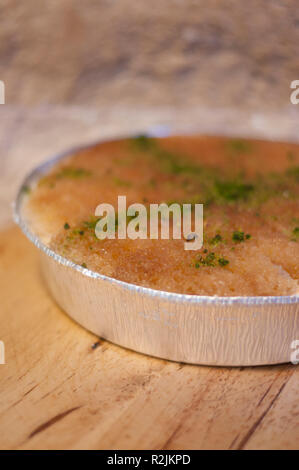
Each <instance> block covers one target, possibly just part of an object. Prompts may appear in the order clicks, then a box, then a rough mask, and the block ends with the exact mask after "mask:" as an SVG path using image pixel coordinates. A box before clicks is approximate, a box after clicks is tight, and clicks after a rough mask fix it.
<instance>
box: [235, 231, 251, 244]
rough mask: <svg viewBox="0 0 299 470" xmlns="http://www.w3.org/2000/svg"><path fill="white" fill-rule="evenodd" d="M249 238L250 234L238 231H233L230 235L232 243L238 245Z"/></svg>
mask: <svg viewBox="0 0 299 470" xmlns="http://www.w3.org/2000/svg"><path fill="white" fill-rule="evenodd" d="M250 238H251V235H250V233H246V235H245V233H244V232H241V231H240V230H235V231H234V232H233V234H232V239H233V241H234V242H237V243H240V242H244V241H245V240H249V239H250Z"/></svg>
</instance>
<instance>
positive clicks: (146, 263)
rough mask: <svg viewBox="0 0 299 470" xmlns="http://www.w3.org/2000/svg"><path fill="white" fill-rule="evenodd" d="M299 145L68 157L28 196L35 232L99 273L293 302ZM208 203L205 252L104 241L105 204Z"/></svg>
mask: <svg viewBox="0 0 299 470" xmlns="http://www.w3.org/2000/svg"><path fill="white" fill-rule="evenodd" d="M298 179H299V146H297V145H295V144H287V143H274V142H264V141H256V140H250V141H249V140H243V139H228V138H220V137H219V138H218V137H217V138H215V137H199V136H194V137H171V138H163V139H149V138H147V137H144V136H140V137H138V138H135V139H125V140H121V141H115V142H109V143H103V144H99V145H96V146H94V147H91V148H89V149H86V150H81V151H79V152H77V153H75V154H74V155H72V156H70V157H67V158H64V159H63V160H62V161H60V162H59V163H58V164H57V165H55V166H54V168H52V170H51V171H50V172H49V173H48V174H46V175H44V176H43V177H42V178H41V179H40V180H39V182H38V184H37V185H36V187H34V188H30V193H29V197H28V198H27V203H26V207H25V212H26V217H27V219H28V221H29V223H30V224H31V227H32V229H33V230H34V231H35V232H36V233H37V234H38V235H39V236H40V237H41V238H42V239H43V240H44V241H45V242H46V243H47V244H48V245H49V246H51V248H53V249H54V250H55V251H57V252H58V253H60V254H61V255H63V256H64V257H66V258H68V259H71V260H72V261H74V262H75V263H77V264H80V265H82V266H84V267H88V268H89V269H91V270H94V271H97V272H100V273H102V274H105V275H108V276H111V277H114V278H117V279H120V280H123V281H126V282H130V283H134V284H138V285H142V286H147V287H151V288H154V289H160V290H165V291H170V292H179V293H186V294H199V295H219V296H236V295H241V296H242V295H244V296H245V295H246V296H247V295H257V296H259V295H291V294H295V293H297V292H298V277H299V244H298V242H299V185H298ZM118 195H126V197H127V204H128V205H130V204H133V203H136V202H137V203H142V204H144V205H145V206H148V205H149V204H151V203H161V202H165V203H167V204H171V203H173V202H178V203H179V204H183V203H203V204H204V244H203V247H202V248H201V249H200V250H198V251H186V250H184V242H185V240H172V239H170V240H151V239H147V240H130V239H126V240H118V239H115V240H98V239H97V238H96V236H95V232H94V229H95V224H96V222H97V220H98V219H97V218H95V217H94V213H95V208H96V207H97V206H98V204H100V203H102V202H105V203H110V204H112V205H114V206H115V207H117V196H118Z"/></svg>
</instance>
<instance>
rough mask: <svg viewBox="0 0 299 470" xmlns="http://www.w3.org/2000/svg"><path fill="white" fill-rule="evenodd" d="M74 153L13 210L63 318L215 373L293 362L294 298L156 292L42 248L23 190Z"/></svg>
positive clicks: (297, 309) (298, 321)
mask: <svg viewBox="0 0 299 470" xmlns="http://www.w3.org/2000/svg"><path fill="white" fill-rule="evenodd" d="M88 147H90V146H88ZM81 148H82V147H81ZM85 148H86V147H85ZM76 150H78V148H76V149H72V150H70V151H68V152H66V153H64V154H61V155H59V156H56V157H55V158H53V159H51V160H49V161H48V162H46V163H44V164H43V165H41V166H39V167H37V168H36V169H35V170H34V171H33V172H32V173H31V174H30V175H29V176H28V177H27V178H26V179H25V181H24V182H23V184H22V186H21V189H20V191H19V193H18V196H17V200H16V202H15V208H14V216H15V221H16V223H17V224H18V225H19V226H20V228H21V229H22V231H23V232H24V234H25V235H26V236H27V237H28V238H29V240H30V241H31V242H32V243H34V245H35V246H36V247H37V248H38V249H39V251H40V257H41V264H42V272H43V275H44V278H45V281H46V283H47V285H48V288H49V291H50V292H51V294H52V296H53V297H54V299H55V300H56V301H57V303H58V304H59V305H60V307H61V308H62V309H63V310H64V311H65V312H67V313H68V314H69V315H70V316H71V317H72V318H73V319H74V320H75V321H77V322H78V323H80V324H81V325H82V326H83V327H85V328H86V329H88V330H90V331H92V332H93V333H95V334H96V335H98V336H99V337H102V338H105V339H107V340H109V341H111V342H113V343H116V344H118V345H121V346H123V347H126V348H129V349H132V350H135V351H138V352H141V353H144V354H148V355H151V356H157V357H160V358H164V359H169V360H173V361H180V362H186V363H192V364H205V365H217V366H253V365H265V364H278V363H284V362H290V361H291V355H292V352H293V349H292V343H293V342H294V340H297V339H298V340H299V295H294V296H277V297H270V296H268V297H216V296H215V297H212V296H199V295H183V294H176V293H171V292H164V291H159V290H154V289H150V288H145V287H141V286H138V285H134V284H128V283H126V282H122V281H119V280H117V279H113V278H109V277H107V276H104V275H101V274H99V273H96V272H93V271H90V270H89V269H85V268H82V267H81V266H79V265H76V264H74V263H73V262H72V261H70V260H68V259H65V258H63V257H62V256H60V255H59V254H57V253H55V252H54V251H52V250H51V249H49V248H48V247H47V246H46V245H45V244H44V243H42V241H41V240H40V239H39V238H38V237H37V236H36V235H35V234H34V233H32V232H31V230H30V227H29V226H28V225H27V223H26V220H25V218H24V217H23V215H22V202H23V198H24V191H22V188H23V187H24V186H27V185H31V184H32V183H34V181H36V180H38V179H39V177H40V176H41V175H42V174H44V173H45V172H47V171H48V170H49V169H50V168H51V167H52V166H53V165H54V164H55V163H56V162H57V161H58V160H60V159H62V158H64V157H66V156H67V155H71V154H72V153H73V152H75V151H76Z"/></svg>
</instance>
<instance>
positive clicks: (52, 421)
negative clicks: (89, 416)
mask: <svg viewBox="0 0 299 470" xmlns="http://www.w3.org/2000/svg"><path fill="white" fill-rule="evenodd" d="M80 408H81V406H76V407H74V408H71V409H69V410H66V411H64V412H63V413H59V414H58V415H56V416H54V417H53V418H51V419H49V420H48V421H46V422H45V423H43V424H41V425H40V426H38V427H37V428H36V429H34V431H32V432H31V434H29V436H28V439H27V440H29V439H31V438H32V437H34V436H36V435H37V434H39V433H41V432H43V431H45V430H46V429H48V428H49V427H50V426H53V425H54V424H56V423H58V421H61V420H62V419H63V418H65V417H66V416H68V415H69V414H71V413H73V412H74V411H76V410H79V409H80Z"/></svg>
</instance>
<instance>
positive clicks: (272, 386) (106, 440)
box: [0, 107, 299, 449]
mask: <svg viewBox="0 0 299 470" xmlns="http://www.w3.org/2000/svg"><path fill="white" fill-rule="evenodd" d="M134 113H135V114H134ZM163 113H164V111H163V112H162V111H161V112H160V114H159V112H157V111H156V112H155V113H152V112H150V111H148V112H147V113H145V114H144V113H143V114H142V115H139V116H138V119H136V111H134V112H131V114H130V112H127V113H126V119H124V116H123V115H119V112H112V111H111V112H108V113H105V112H103V111H92V110H89V111H88V110H82V109H81V110H78V109H77V110H76V109H73V110H71V109H69V108H63V109H55V110H53V109H44V108H41V109H38V110H32V111H30V112H29V111H25V110H24V109H19V108H16V109H15V108H8V107H5V109H4V108H1V109H0V122H1V126H0V152H1V154H0V169H1V173H0V174H1V186H0V199H1V200H0V211H1V219H0V223H1V227H2V229H1V232H0V288H1V303H0V340H1V341H3V342H4V344H5V353H6V358H5V359H6V364H5V365H0V448H1V449H296V448H299V400H298V385H299V369H298V367H296V366H293V365H290V364H289V365H280V366H273V367H256V368H215V367H200V366H191V365H184V364H178V363H172V362H167V361H164V360H159V359H154V358H151V357H146V356H143V355H141V354H137V353H134V352H131V351H127V350H124V349H122V348H120V347H118V346H115V345H113V344H110V343H108V342H106V341H103V340H100V342H99V344H98V347H97V348H95V349H93V348H92V345H93V344H94V343H95V342H97V341H98V339H97V338H96V337H95V336H93V335H92V334H91V333H89V332H87V331H85V330H84V329H83V328H81V327H80V326H79V325H77V324H76V323H74V322H73V321H72V320H71V319H70V318H69V317H68V316H67V315H66V314H65V313H63V311H61V309H60V308H59V307H58V306H57V305H55V302H54V301H53V300H52V299H51V297H50V296H49V295H48V293H47V290H46V287H45V285H44V284H43V282H42V279H41V276H40V272H39V264H38V253H37V252H36V250H35V248H34V247H33V246H32V245H31V244H30V243H29V242H28V241H27V239H25V237H24V236H23V235H22V234H21V233H20V231H19V230H18V229H17V228H16V227H14V226H13V225H12V223H11V221H10V209H9V205H8V202H9V201H10V200H11V199H12V197H13V194H14V192H15V189H16V186H17V185H18V184H19V182H20V180H21V178H22V176H23V175H24V173H25V172H26V171H27V170H28V169H29V168H30V167H32V166H34V165H35V164H36V163H37V162H38V161H41V160H44V159H45V158H46V157H47V156H48V155H49V154H51V153H52V152H53V151H55V152H56V151H57V150H62V149H63V148H65V147H67V146H68V145H70V144H71V143H77V141H79V140H80V141H81V142H82V141H87V140H89V139H94V138H95V137H96V136H97V135H101V136H108V135H113V134H114V133H115V132H117V131H119V130H120V129H121V130H122V131H125V130H126V126H127V127H128V128H129V127H130V126H132V125H133V123H134V122H135V127H136V122H137V121H138V123H139V124H138V125H140V126H147V125H150V124H153V123H157V122H159V120H161V119H162V117H163V119H166V115H165V113H164V114H163ZM166 114H167V113H166ZM142 116H143V118H142ZM142 119H143V120H142ZM166 120H167V119H166Z"/></svg>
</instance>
